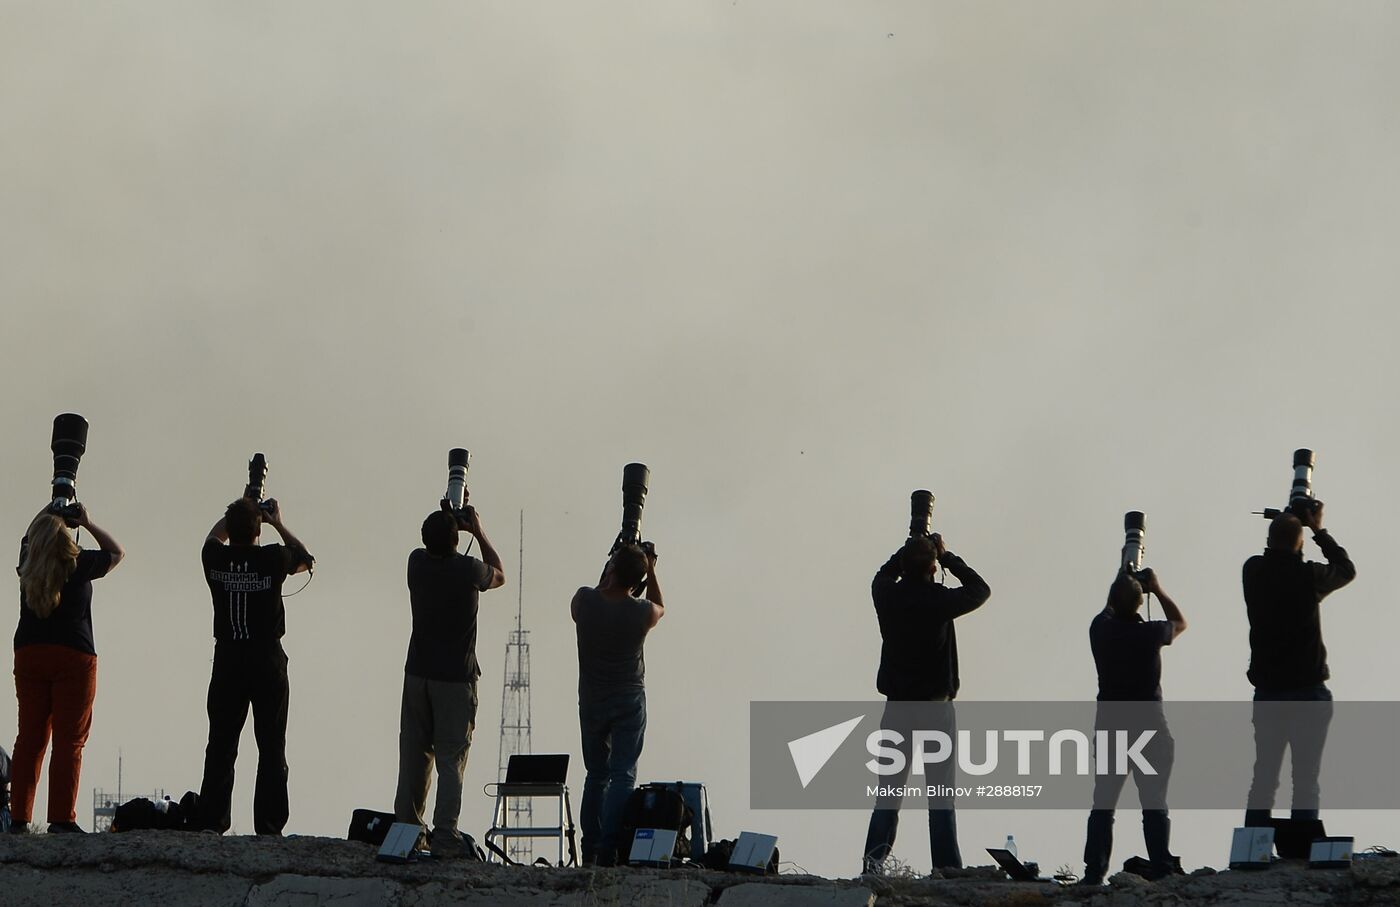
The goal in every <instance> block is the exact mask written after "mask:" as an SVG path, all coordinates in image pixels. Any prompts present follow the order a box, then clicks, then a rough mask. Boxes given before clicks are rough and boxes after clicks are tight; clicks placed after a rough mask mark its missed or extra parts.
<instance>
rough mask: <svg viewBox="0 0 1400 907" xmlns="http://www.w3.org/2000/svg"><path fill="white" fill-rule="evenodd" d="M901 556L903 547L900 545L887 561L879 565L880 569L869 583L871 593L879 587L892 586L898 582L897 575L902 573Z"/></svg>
mask: <svg viewBox="0 0 1400 907" xmlns="http://www.w3.org/2000/svg"><path fill="white" fill-rule="evenodd" d="M903 556H904V546H903V545H901V546H900V547H899V549H898V550H896V551H895V553H894V554H891V555H890V559H889V560H887V561H885V562H884V563H883V564H881V565H880V569H879V570H876V571H875V578H874V579H873V580H871V581H870V588H871V590H872V591H873V590H875V589H878V588H879V587H881V586H886V585H890V584H893V583H895V582H897V581H898V580H899V575H900V573H901V572H902V570H901V567H900V559H901V558H903Z"/></svg>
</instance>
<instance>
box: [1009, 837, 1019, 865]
mask: <svg viewBox="0 0 1400 907" xmlns="http://www.w3.org/2000/svg"><path fill="white" fill-rule="evenodd" d="M1006 849H1007V850H1008V851H1010V853H1011V856H1012V857H1014V858H1016V859H1017V860H1019V859H1021V855H1020V854H1018V853H1017V852H1016V838H1015V837H1013V836H1012V835H1007V836H1006Z"/></svg>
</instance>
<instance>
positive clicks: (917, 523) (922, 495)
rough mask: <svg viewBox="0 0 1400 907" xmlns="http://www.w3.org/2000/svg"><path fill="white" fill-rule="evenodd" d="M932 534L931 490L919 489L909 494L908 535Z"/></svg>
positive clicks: (926, 535)
mask: <svg viewBox="0 0 1400 907" xmlns="http://www.w3.org/2000/svg"><path fill="white" fill-rule="evenodd" d="M930 535H933V492H931V491H925V490H923V489H920V490H919V491H916V492H914V493H913V494H911V495H909V537H910V538H911V539H912V538H928V537H929V536H930Z"/></svg>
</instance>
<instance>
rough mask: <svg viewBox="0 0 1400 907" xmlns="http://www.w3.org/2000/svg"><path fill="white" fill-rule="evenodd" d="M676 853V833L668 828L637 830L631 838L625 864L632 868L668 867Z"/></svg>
mask: <svg viewBox="0 0 1400 907" xmlns="http://www.w3.org/2000/svg"><path fill="white" fill-rule="evenodd" d="M675 852H676V832H675V831H674V830H672V829H669V828H639V829H637V831H636V834H635V835H634V836H633V837H632V850H631V852H630V853H629V854H628V855H627V862H628V863H630V864H631V865H633V866H670V865H671V858H672V857H673V856H674V855H675Z"/></svg>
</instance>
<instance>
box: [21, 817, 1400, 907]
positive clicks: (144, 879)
mask: <svg viewBox="0 0 1400 907" xmlns="http://www.w3.org/2000/svg"><path fill="white" fill-rule="evenodd" d="M374 853H375V851H374V849H373V848H371V847H369V846H367V845H363V844H356V843H353V842H350V841H341V840H336V839H331V838H300V837H294V838H285V839H280V840H278V839H274V840H264V839H257V838H242V837H226V838H219V837H215V836H212V835H192V834H185V833H180V832H160V831H147V832H131V833H129V834H122V835H115V834H104V835H4V836H0V903H3V904H4V905H5V907H30V905H33V907H54V905H63V904H102V905H125V904H143V905H144V904H201V905H219V907H223V905H227V907H273V905H276V907H310V905H319V904H330V905H336V907H359V905H395V907H419V905H423V907H427V905H455V904H462V905H486V904H502V905H520V907H526V905H558V907H585V905H605V904H606V905H613V904H615V905H640V907H651V905H655V907H705V905H711V904H714V905H717V907H751V905H776V907H809V905H810V907H872V905H880V907H905V905H916V904H939V905H941V904H949V905H963V907H982V905H987V907H991V905H1008V907H1010V905H1039V904H1063V905H1065V907H1069V905H1075V904H1082V905H1084V907H1120V905H1122V907H1126V905H1158V904H1160V905H1168V904H1210V905H1228V904H1249V905H1259V907H1263V905H1272V904H1306V905H1318V907H1323V905H1333V904H1336V905H1372V904H1374V905H1394V904H1397V903H1400V859H1389V860H1376V861H1369V862H1364V863H1357V864H1356V865H1355V866H1354V867H1353V868H1352V869H1349V870H1310V869H1307V868H1306V867H1305V866H1303V865H1299V864H1293V863H1280V864H1277V865H1275V866H1274V867H1273V868H1271V869H1269V870H1267V871H1264V872H1221V873H1211V872H1209V871H1200V872H1198V874H1196V875H1190V876H1179V877H1176V878H1172V879H1168V880H1165V881H1162V882H1156V883H1151V882H1146V881H1143V880H1141V879H1139V878H1137V877H1136V876H1129V875H1123V874H1120V875H1116V876H1114V877H1113V878H1112V879H1110V884H1109V885H1108V886H1106V887H1103V888H1096V889H1090V888H1082V887H1075V886H1060V885H1056V884H1051V883H1030V882H1010V881H1006V880H1004V879H1002V878H1000V873H999V872H998V871H996V870H994V869H970V870H964V871H962V872H958V873H952V874H950V876H951V877H948V878H919V879H913V878H910V879H903V878H898V879H892V878H878V879H876V878H864V879H837V880H831V879H822V878H817V877H815V876H804V875H782V876H768V877H754V876H745V875H735V874H730V873H723V872H709V871H703V870H697V869H673V870H648V869H596V870H593V869H547V868H543V867H513V866H495V865H483V864H480V863H473V862H463V861H450V862H446V861H443V862H423V863H410V864H405V865H390V864H385V863H379V862H376V861H375V859H374Z"/></svg>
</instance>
